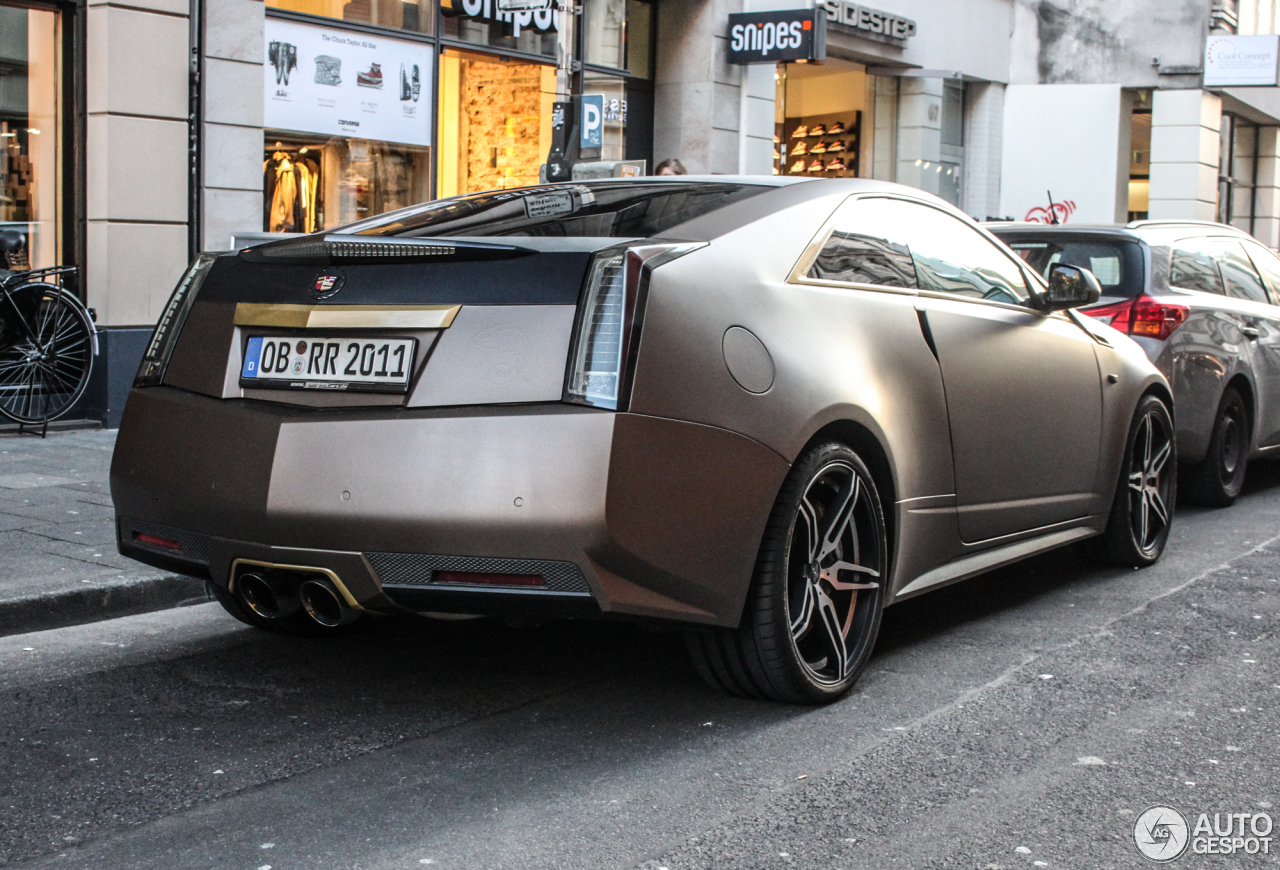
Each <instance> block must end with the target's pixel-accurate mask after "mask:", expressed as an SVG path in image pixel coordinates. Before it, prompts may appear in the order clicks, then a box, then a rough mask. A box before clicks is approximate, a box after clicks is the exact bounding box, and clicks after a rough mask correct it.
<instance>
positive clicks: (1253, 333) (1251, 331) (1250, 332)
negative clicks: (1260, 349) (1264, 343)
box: [1240, 326, 1262, 341]
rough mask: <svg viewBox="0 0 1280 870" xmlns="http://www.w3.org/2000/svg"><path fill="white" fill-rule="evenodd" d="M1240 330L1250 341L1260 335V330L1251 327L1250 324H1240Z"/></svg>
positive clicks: (1255, 339)
mask: <svg viewBox="0 0 1280 870" xmlns="http://www.w3.org/2000/svg"><path fill="white" fill-rule="evenodd" d="M1240 331H1241V332H1243V333H1244V336H1245V338H1247V339H1249V340H1250V341H1257V340H1258V338H1259V336H1261V335H1262V333H1261V332H1259V331H1258V330H1257V329H1256V328H1255V327H1252V326H1242V327H1240Z"/></svg>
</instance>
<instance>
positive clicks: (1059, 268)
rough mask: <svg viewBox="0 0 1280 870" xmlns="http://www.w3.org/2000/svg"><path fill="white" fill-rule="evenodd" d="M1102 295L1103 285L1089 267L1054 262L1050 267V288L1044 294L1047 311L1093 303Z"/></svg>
mask: <svg viewBox="0 0 1280 870" xmlns="http://www.w3.org/2000/svg"><path fill="white" fill-rule="evenodd" d="M1101 295H1102V286H1101V285H1100V284H1099V283H1098V279H1097V278H1095V277H1094V276H1093V273H1092V272H1090V271H1089V270H1088V269H1082V268H1081V267H1079V266H1069V265H1067V264H1066V263H1054V264H1053V266H1051V267H1050V268H1049V289H1048V290H1047V291H1046V292H1045V293H1044V294H1042V299H1043V302H1044V309H1045V310H1046V311H1061V310H1063V309H1065V308H1079V307H1081V306H1083V305H1092V304H1093V303H1095V302H1097V301H1098V297H1099V296H1101Z"/></svg>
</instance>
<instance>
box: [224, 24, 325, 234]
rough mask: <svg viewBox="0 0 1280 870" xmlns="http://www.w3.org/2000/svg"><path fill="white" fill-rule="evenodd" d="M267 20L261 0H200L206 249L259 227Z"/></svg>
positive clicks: (298, 71) (260, 227)
mask: <svg viewBox="0 0 1280 870" xmlns="http://www.w3.org/2000/svg"><path fill="white" fill-rule="evenodd" d="M265 21H266V16H265V13H264V9H263V4H262V0H205V7H204V119H203V122H204V127H203V132H204V166H203V170H204V191H203V193H204V197H203V200H204V203H203V208H204V214H203V221H202V225H201V236H202V238H201V245H202V247H203V248H204V249H205V250H207V251H220V250H226V249H227V247H229V246H230V243H231V234H232V233H234V232H244V231H261V230H262V228H263V227H262V159H263V138H262V81H263V78H262V76H263V72H262V67H263V64H264V62H265V60H264V59H265V56H266V55H265V52H266V48H265V46H264V45H263V31H264V26H265ZM299 60H301V59H299ZM295 74H296V75H301V74H302V70H301V68H299V69H298V70H296V71H295Z"/></svg>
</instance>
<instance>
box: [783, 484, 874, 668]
mask: <svg viewBox="0 0 1280 870" xmlns="http://www.w3.org/2000/svg"><path fill="white" fill-rule="evenodd" d="M872 511H873V507H872V505H871V503H870V501H869V491H868V489H867V488H866V487H865V486H864V484H863V481H862V478H861V476H860V475H859V473H858V472H857V471H856V470H855V469H854V468H853V466H852V465H850V464H848V463H847V462H844V461H842V460H836V461H833V462H830V463H828V464H827V465H825V466H823V467H822V468H821V469H820V470H819V471H818V472H817V474H815V475H814V476H813V478H812V479H811V480H810V481H809V484H808V486H807V487H806V488H805V491H804V495H802V496H801V498H800V504H799V508H798V510H797V511H796V517H795V522H794V525H793V527H792V534H791V548H790V552H789V554H788V565H787V609H788V614H787V615H788V622H789V624H790V626H791V643H792V645H793V646H794V648H795V651H796V655H797V658H798V659H799V661H800V663H801V665H802V666H803V667H804V669H805V670H806V671H807V672H808V674H809V677H810V678H811V679H813V680H814V681H815V682H817V683H821V684H823V685H829V686H834V685H838V684H840V683H843V682H844V681H845V680H846V679H847V678H848V676H849V674H850V672H851V670H852V669H853V666H854V664H855V663H856V662H858V661H859V660H861V659H862V658H863V657H864V656H865V651H864V650H863V649H862V646H863V645H864V644H865V643H866V642H868V641H869V638H868V637H867V635H868V634H869V632H868V630H867V629H868V628H869V626H870V624H871V622H872V621H873V620H874V617H875V614H876V612H877V610H878V605H879V600H878V599H879V597H880V596H881V594H882V585H881V584H882V578H883V567H884V566H883V564H882V563H883V554H882V553H881V552H880V547H879V535H878V534H877V532H876V531H874V530H875V529H876V523H875V520H874V515H873V514H872Z"/></svg>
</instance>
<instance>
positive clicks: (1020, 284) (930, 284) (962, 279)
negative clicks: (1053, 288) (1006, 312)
mask: <svg viewBox="0 0 1280 870" xmlns="http://www.w3.org/2000/svg"><path fill="white" fill-rule="evenodd" d="M894 205H895V206H896V207H897V209H898V223H899V224H900V225H901V226H902V229H903V231H904V232H905V233H906V235H907V244H908V246H910V248H911V259H912V261H913V262H914V263H915V267H916V280H917V281H918V282H919V287H920V289H921V290H933V291H936V292H939V293H952V294H955V295H957V296H966V297H969V298H970V299H987V300H990V301H993V302H1008V303H1010V304H1013V305H1021V304H1023V303H1024V302H1025V300H1026V298H1027V285H1026V281H1025V279H1024V277H1023V274H1022V270H1021V269H1020V268H1019V267H1018V264H1017V262H1016V261H1015V260H1014V259H1013V258H1012V257H1010V256H1009V255H1008V254H1006V253H1005V252H1004V251H1002V250H1001V249H1000V248H999V247H997V246H996V245H995V244H993V243H992V242H991V241H990V240H989V239H987V237H986V236H984V235H982V233H980V232H978V230H977V229H976V228H975V227H971V226H969V225H968V224H966V223H965V222H964V221H962V220H960V219H959V218H955V217H952V216H951V215H949V214H947V213H946V212H944V211H941V210H940V209H936V208H931V207H929V206H927V205H916V204H915V203H909V202H900V201H899V202H895V203H894Z"/></svg>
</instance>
